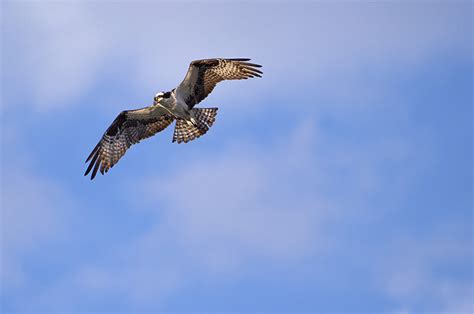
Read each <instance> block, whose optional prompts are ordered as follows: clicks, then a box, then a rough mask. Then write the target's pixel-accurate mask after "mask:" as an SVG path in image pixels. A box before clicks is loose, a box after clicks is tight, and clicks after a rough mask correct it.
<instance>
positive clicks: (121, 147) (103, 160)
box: [84, 107, 174, 180]
mask: <svg viewBox="0 0 474 314" xmlns="http://www.w3.org/2000/svg"><path fill="white" fill-rule="evenodd" d="M157 110H159V109H154V111H153V114H152V113H151V109H150V108H148V107H147V108H143V109H138V110H128V111H122V112H121V113H120V114H119V115H118V116H117V118H115V120H114V122H112V124H111V125H110V126H109V128H108V129H107V131H105V133H104V135H103V136H102V139H101V140H100V141H99V143H98V144H97V145H96V146H95V148H94V149H93V150H92V152H91V153H90V155H89V157H87V160H86V163H87V162H89V161H90V163H89V166H88V167H87V170H86V172H85V174H84V175H85V176H87V175H88V174H89V172H90V171H91V170H92V175H91V180H92V179H94V178H95V176H96V174H97V171H98V170H99V169H100V172H101V173H102V174H104V173H105V172H107V171H109V169H110V168H112V167H113V166H114V165H115V164H116V163H117V162H118V161H119V159H120V158H121V157H122V156H123V155H124V154H125V152H126V151H127V149H128V148H129V147H130V146H132V145H133V144H136V143H138V142H140V141H141V140H143V139H145V138H148V137H150V136H153V135H155V134H156V133H158V132H160V131H162V130H164V129H165V128H166V127H167V126H168V125H170V124H171V123H172V122H173V119H174V118H173V117H172V116H170V115H168V114H167V113H166V112H164V111H163V112H157Z"/></svg>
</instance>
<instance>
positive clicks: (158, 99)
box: [155, 92, 171, 102]
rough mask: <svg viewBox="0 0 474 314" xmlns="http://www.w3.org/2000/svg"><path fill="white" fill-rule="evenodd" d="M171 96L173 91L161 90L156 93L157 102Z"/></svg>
mask: <svg viewBox="0 0 474 314" xmlns="http://www.w3.org/2000/svg"><path fill="white" fill-rule="evenodd" d="M170 97H171V92H166V93H165V92H159V93H157V94H156V95H155V102H160V101H161V100H163V99H164V98H170Z"/></svg>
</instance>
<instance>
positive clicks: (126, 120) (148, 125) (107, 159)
mask: <svg viewBox="0 0 474 314" xmlns="http://www.w3.org/2000/svg"><path fill="white" fill-rule="evenodd" d="M247 61H250V59H206V60H196V61H193V62H191V64H190V65H189V69H188V73H186V76H185V78H184V80H183V81H182V82H181V84H179V85H178V87H176V88H175V89H173V90H171V91H169V92H160V93H157V94H156V95H155V97H154V101H153V104H152V105H151V106H148V107H145V108H141V109H135V110H125V111H122V112H121V113H120V114H119V115H118V116H117V118H115V120H114V121H113V122H112V124H111V125H110V126H109V128H108V129H107V130H106V131H105V133H104V135H103V136H102V138H101V140H100V141H99V143H98V144H97V145H96V146H95V148H94V149H93V150H92V152H91V153H90V155H89V157H87V160H86V163H87V162H89V161H90V163H89V166H88V167H87V170H86V172H85V174H84V175H85V176H87V175H88V174H89V172H91V170H92V175H91V180H92V179H94V178H95V176H96V174H97V171H98V170H99V169H100V172H101V173H102V174H104V173H105V172H107V171H109V169H110V168H112V167H113V166H114V165H115V164H116V163H117V162H118V161H119V159H120V158H121V157H122V156H123V155H124V154H125V152H126V151H127V149H128V148H129V147H130V146H131V145H133V144H136V143H139V142H140V141H141V140H142V139H145V138H148V137H150V136H153V135H155V134H156V133H158V132H160V131H162V130H164V129H165V128H166V127H167V126H169V125H170V124H171V123H173V121H174V120H176V126H175V129H174V134H173V142H178V143H182V142H185V143H187V142H189V141H192V140H194V139H196V138H198V137H200V136H201V135H204V134H206V132H207V131H208V130H209V128H210V127H211V126H212V125H213V124H214V121H215V120H216V114H217V108H194V106H196V105H197V104H198V103H200V102H201V101H202V100H203V99H204V98H206V97H207V95H209V94H210V93H211V92H212V90H213V89H214V87H215V86H216V85H217V83H219V82H221V81H224V80H242V79H248V78H252V77H262V76H261V74H263V73H262V71H260V70H258V69H257V68H260V67H261V65H259V64H254V63H249V62H247Z"/></svg>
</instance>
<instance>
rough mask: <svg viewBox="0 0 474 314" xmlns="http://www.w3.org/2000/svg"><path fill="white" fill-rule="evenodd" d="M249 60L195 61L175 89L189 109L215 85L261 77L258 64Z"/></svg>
mask: <svg viewBox="0 0 474 314" xmlns="http://www.w3.org/2000/svg"><path fill="white" fill-rule="evenodd" d="M247 61H250V59H206V60H196V61H193V62H191V64H190V65H189V69H188V73H186V77H185V78H184V80H183V81H182V82H181V84H179V86H178V87H177V88H176V93H177V94H178V95H180V96H181V97H182V98H183V99H184V100H185V102H186V104H188V107H189V109H191V108H193V107H194V106H195V105H196V104H198V103H199V102H201V101H202V100H203V99H204V98H206V97H207V95H209V94H210V93H211V92H212V90H213V89H214V87H216V85H217V83H219V82H220V81H224V80H245V79H248V78H251V77H262V76H261V74H263V73H262V71H260V70H258V69H257V68H260V67H262V66H261V65H259V64H254V63H249V62H247Z"/></svg>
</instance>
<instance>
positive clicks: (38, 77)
mask: <svg viewBox="0 0 474 314" xmlns="http://www.w3.org/2000/svg"><path fill="white" fill-rule="evenodd" d="M252 7H253V8H252V10H248V9H247V6H242V5H234V4H222V5H216V4H197V3H180V4H174V5H173V4H165V3H139V4H137V5H131V4H129V3H107V4H105V3H47V4H45V3H21V4H9V5H5V9H7V11H8V14H9V15H8V16H9V19H8V22H7V23H6V26H8V27H7V29H8V30H10V32H12V31H13V29H14V30H15V35H11V34H10V35H9V36H7V37H6V38H7V40H8V41H12V42H15V43H16V44H15V45H13V46H12V47H13V48H11V49H15V50H14V51H11V52H10V54H11V55H12V58H11V60H10V62H12V64H13V65H14V67H12V69H14V70H15V72H17V73H15V74H13V77H14V78H16V79H17V84H19V85H20V86H22V88H23V90H27V91H28V92H29V93H30V92H31V94H29V95H31V96H29V97H28V100H29V102H30V103H31V104H32V105H34V106H36V107H37V108H38V109H39V110H50V109H54V108H58V107H63V106H67V105H70V104H71V103H73V102H74V100H76V98H80V97H83V96H84V95H85V94H87V92H88V91H90V90H91V89H92V88H93V87H94V86H97V84H99V83H100V82H101V81H102V80H104V79H107V78H106V77H108V76H110V75H111V74H110V73H106V72H104V71H107V70H106V69H107V67H113V68H115V69H117V68H120V69H121V70H120V71H118V72H114V73H121V74H122V75H124V76H127V78H123V79H124V80H125V81H126V83H124V85H126V86H128V87H129V88H130V89H131V90H133V89H135V90H137V91H140V94H143V93H145V92H146V93H149V94H150V95H153V94H154V92H156V91H157V90H165V89H170V88H173V87H174V86H175V84H177V83H179V82H180V81H181V79H182V78H183V77H184V73H185V71H186V69H187V64H188V62H189V61H191V60H193V59H196V58H205V57H215V56H228V57H241V56H244V57H245V56H249V57H253V58H254V60H255V61H256V62H260V63H262V64H263V65H264V66H265V69H264V70H265V79H264V80H261V82H259V83H255V82H253V83H252V84H249V83H246V85H245V86H246V87H245V88H246V93H245V94H244V93H241V92H240V91H241V88H238V87H236V86H234V87H233V88H231V87H228V88H224V87H221V88H219V89H220V92H219V94H216V95H213V96H212V97H215V98H212V99H211V101H212V100H215V101H216V102H217V103H220V102H221V98H220V97H221V96H222V95H226V93H227V95H228V96H229V95H231V96H232V97H231V98H232V99H234V102H232V104H235V105H234V107H236V108H239V111H241V110H242V108H244V109H245V107H246V106H245V104H247V103H248V101H246V99H247V98H246V97H248V96H249V95H254V96H255V94H257V95H261V94H262V91H265V93H263V94H268V93H271V92H272V91H273V92H274V89H275V87H276V86H281V88H282V89H283V90H284V91H290V90H294V89H298V88H301V86H302V85H304V86H303V87H304V88H308V87H310V86H314V87H315V88H317V89H318V91H320V92H323V93H325V92H326V93H330V94H331V95H341V94H347V95H351V94H352V96H353V94H355V93H359V92H362V93H367V91H364V90H363V89H360V88H357V89H354V88H350V89H349V90H348V91H347V92H344V88H345V87H344V80H345V79H347V78H348V77H349V78H350V77H353V76H354V74H355V73H358V74H357V75H355V78H354V81H356V82H357V81H359V80H360V72H361V71H365V70H366V69H368V68H369V69H370V68H371V67H373V68H374V69H378V71H381V72H382V73H383V72H384V71H389V70H393V69H394V68H397V67H398V66H399V65H400V64H401V65H403V64H405V65H410V64H413V63H417V62H419V61H421V60H423V59H424V58H426V57H427V56H429V55H430V54H431V53H433V52H437V51H438V52H439V51H443V50H446V51H447V50H451V51H453V50H461V51H462V50H463V49H464V50H465V51H464V52H463V53H465V54H468V53H469V51H468V50H469V49H468V47H469V43H468V42H467V41H468V40H467V39H466V36H465V35H464V32H462V31H461V30H460V29H459V27H460V26H459V25H462V19H463V18H465V17H466V16H464V15H463V14H462V11H463V10H464V9H465V8H464V7H463V6H462V4H461V3H459V4H458V5H447V4H439V3H437V4H430V5H427V4H425V3H416V4H414V3H404V4H394V3H365V4H361V3H358V4H355V3H346V4H342V3H338V4H329V3H305V4H301V5H289V4H268V3H259V4H254V5H252ZM269 7H271V9H269ZM198 9H199V10H198ZM198 11H199V12H206V14H207V15H206V16H207V18H203V17H202V15H201V14H197V12H198ZM229 12H232V15H229V14H228V13H229ZM177 17H179V18H177ZM211 17H212V18H211ZM460 17H461V18H460ZM453 19H457V20H458V21H461V23H452V21H453ZM276 20H278V23H276V22H275V21H276ZM195 21H197V23H196V22H195ZM466 23H467V22H466ZM269 29H270V30H271V31H269ZM223 40H225V45H223V44H222V42H223ZM7 44H8V42H7ZM6 46H7V47H10V45H6ZM287 77H292V78H293V80H291V82H288V80H287ZM308 78H309V79H310V80H309V82H308ZM332 80H335V81H339V82H341V84H342V86H341V84H334V82H333V81H332ZM20 82H21V83H20ZM305 82H306V83H305ZM328 82H329V83H328ZM305 84H306V85H305ZM349 85H350V84H349ZM227 86H230V85H227ZM283 86H284V87H283ZM334 88H336V89H335V90H334ZM371 92H373V91H371ZM150 97H151V96H149V97H147V96H146V95H145V94H144V96H143V98H141V99H137V102H146V101H148V100H149V99H150ZM85 105H87V104H85ZM229 106H230V105H229ZM237 106H238V107H237ZM247 107H248V108H247V109H250V108H251V106H247Z"/></svg>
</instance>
